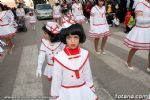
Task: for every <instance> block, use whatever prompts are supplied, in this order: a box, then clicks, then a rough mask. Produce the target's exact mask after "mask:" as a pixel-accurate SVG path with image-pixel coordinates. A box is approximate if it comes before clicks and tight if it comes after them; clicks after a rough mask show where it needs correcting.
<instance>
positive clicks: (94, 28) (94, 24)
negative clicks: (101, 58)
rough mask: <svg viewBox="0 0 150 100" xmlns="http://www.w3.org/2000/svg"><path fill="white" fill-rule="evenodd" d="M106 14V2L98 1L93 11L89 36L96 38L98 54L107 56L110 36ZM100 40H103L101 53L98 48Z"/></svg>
mask: <svg viewBox="0 0 150 100" xmlns="http://www.w3.org/2000/svg"><path fill="white" fill-rule="evenodd" d="M105 13H106V10H105V6H104V0H97V2H96V5H95V6H94V7H93V8H92V9H91V15H90V31H89V36H90V37H92V38H95V40H94V44H95V51H96V53H97V54H106V53H105V52H104V46H105V44H106V41H107V37H108V36H110V31H109V25H108V23H107V20H106V16H105ZM100 38H102V44H101V51H99V48H98V44H99V39H100Z"/></svg>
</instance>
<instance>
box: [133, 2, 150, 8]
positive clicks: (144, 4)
mask: <svg viewBox="0 0 150 100" xmlns="http://www.w3.org/2000/svg"><path fill="white" fill-rule="evenodd" d="M140 3H141V4H144V5H145V6H146V7H148V8H150V6H148V5H146V4H145V3H143V2H139V3H137V4H136V6H135V8H136V7H137V5H138V4H140Z"/></svg>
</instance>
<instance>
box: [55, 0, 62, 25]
mask: <svg viewBox="0 0 150 100" xmlns="http://www.w3.org/2000/svg"><path fill="white" fill-rule="evenodd" d="M61 16H62V14H61V6H60V4H59V2H58V0H55V5H54V6H53V18H54V19H55V20H56V22H58V23H60V20H61Z"/></svg>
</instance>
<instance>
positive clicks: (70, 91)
mask: <svg viewBox="0 0 150 100" xmlns="http://www.w3.org/2000/svg"><path fill="white" fill-rule="evenodd" d="M62 27H63V29H62V30H61V32H60V40H61V41H62V42H63V43H64V44H66V47H65V48H64V50H63V51H61V52H59V53H58V54H57V55H56V56H55V57H54V66H55V67H54V69H53V79H52V84H51V96H52V97H53V99H55V100H98V97H97V96H96V94H95V88H94V85H93V79H92V73H91V68H90V63H89V52H88V51H87V50H85V49H82V48H80V46H79V44H80V43H84V42H85V40H86V36H85V33H84V30H83V27H82V26H81V25H80V24H73V25H71V24H69V23H68V24H67V22H66V23H64V24H63V25H62Z"/></svg>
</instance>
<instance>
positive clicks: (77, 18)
mask: <svg viewBox="0 0 150 100" xmlns="http://www.w3.org/2000/svg"><path fill="white" fill-rule="evenodd" d="M74 18H75V21H76V23H79V24H82V23H83V22H84V21H85V16H83V15H79V16H75V17H74Z"/></svg>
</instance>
